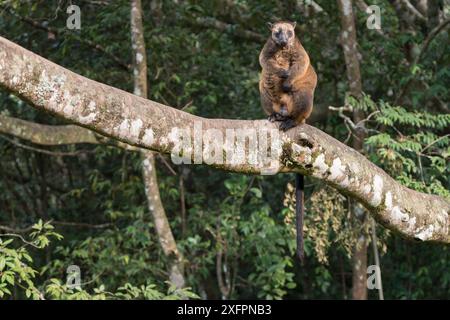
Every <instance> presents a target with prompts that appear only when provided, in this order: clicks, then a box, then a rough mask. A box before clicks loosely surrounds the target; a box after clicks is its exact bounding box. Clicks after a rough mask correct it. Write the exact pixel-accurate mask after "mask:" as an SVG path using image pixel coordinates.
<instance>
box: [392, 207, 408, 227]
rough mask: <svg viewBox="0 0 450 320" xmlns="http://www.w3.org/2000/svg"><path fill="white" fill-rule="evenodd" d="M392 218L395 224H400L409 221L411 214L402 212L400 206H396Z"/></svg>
mask: <svg viewBox="0 0 450 320" xmlns="http://www.w3.org/2000/svg"><path fill="white" fill-rule="evenodd" d="M391 220H392V222H393V223H394V224H399V223H401V222H408V221H409V215H408V214H407V213H404V212H402V210H401V209H400V207H399V206H395V207H393V208H392V210H391Z"/></svg>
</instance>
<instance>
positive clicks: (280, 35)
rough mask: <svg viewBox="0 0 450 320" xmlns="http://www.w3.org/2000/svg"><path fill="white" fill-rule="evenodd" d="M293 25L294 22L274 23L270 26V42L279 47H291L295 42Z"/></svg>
mask: <svg viewBox="0 0 450 320" xmlns="http://www.w3.org/2000/svg"><path fill="white" fill-rule="evenodd" d="M295 25H296V23H295V22H293V23H291V22H276V23H274V24H270V28H271V30H272V40H273V41H274V42H275V43H276V44H277V45H278V46H280V47H290V46H292V45H293V44H294V41H295Z"/></svg>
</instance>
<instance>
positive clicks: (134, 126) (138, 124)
mask: <svg viewBox="0 0 450 320" xmlns="http://www.w3.org/2000/svg"><path fill="white" fill-rule="evenodd" d="M143 124H144V123H143V122H142V120H141V119H136V120H133V121H132V122H131V129H130V134H131V136H132V137H133V138H137V137H139V133H140V132H141V128H142V125H143Z"/></svg>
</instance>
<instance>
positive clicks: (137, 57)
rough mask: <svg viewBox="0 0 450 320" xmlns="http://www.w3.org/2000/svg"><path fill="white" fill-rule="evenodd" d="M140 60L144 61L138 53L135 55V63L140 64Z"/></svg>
mask: <svg viewBox="0 0 450 320" xmlns="http://www.w3.org/2000/svg"><path fill="white" fill-rule="evenodd" d="M142 60H144V56H143V55H142V54H140V53H139V52H138V53H137V54H136V62H137V63H141V62H142Z"/></svg>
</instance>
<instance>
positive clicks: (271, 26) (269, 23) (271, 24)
mask: <svg viewBox="0 0 450 320" xmlns="http://www.w3.org/2000/svg"><path fill="white" fill-rule="evenodd" d="M267 26H268V27H269V29H270V30H272V28H273V23H272V22H267Z"/></svg>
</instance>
